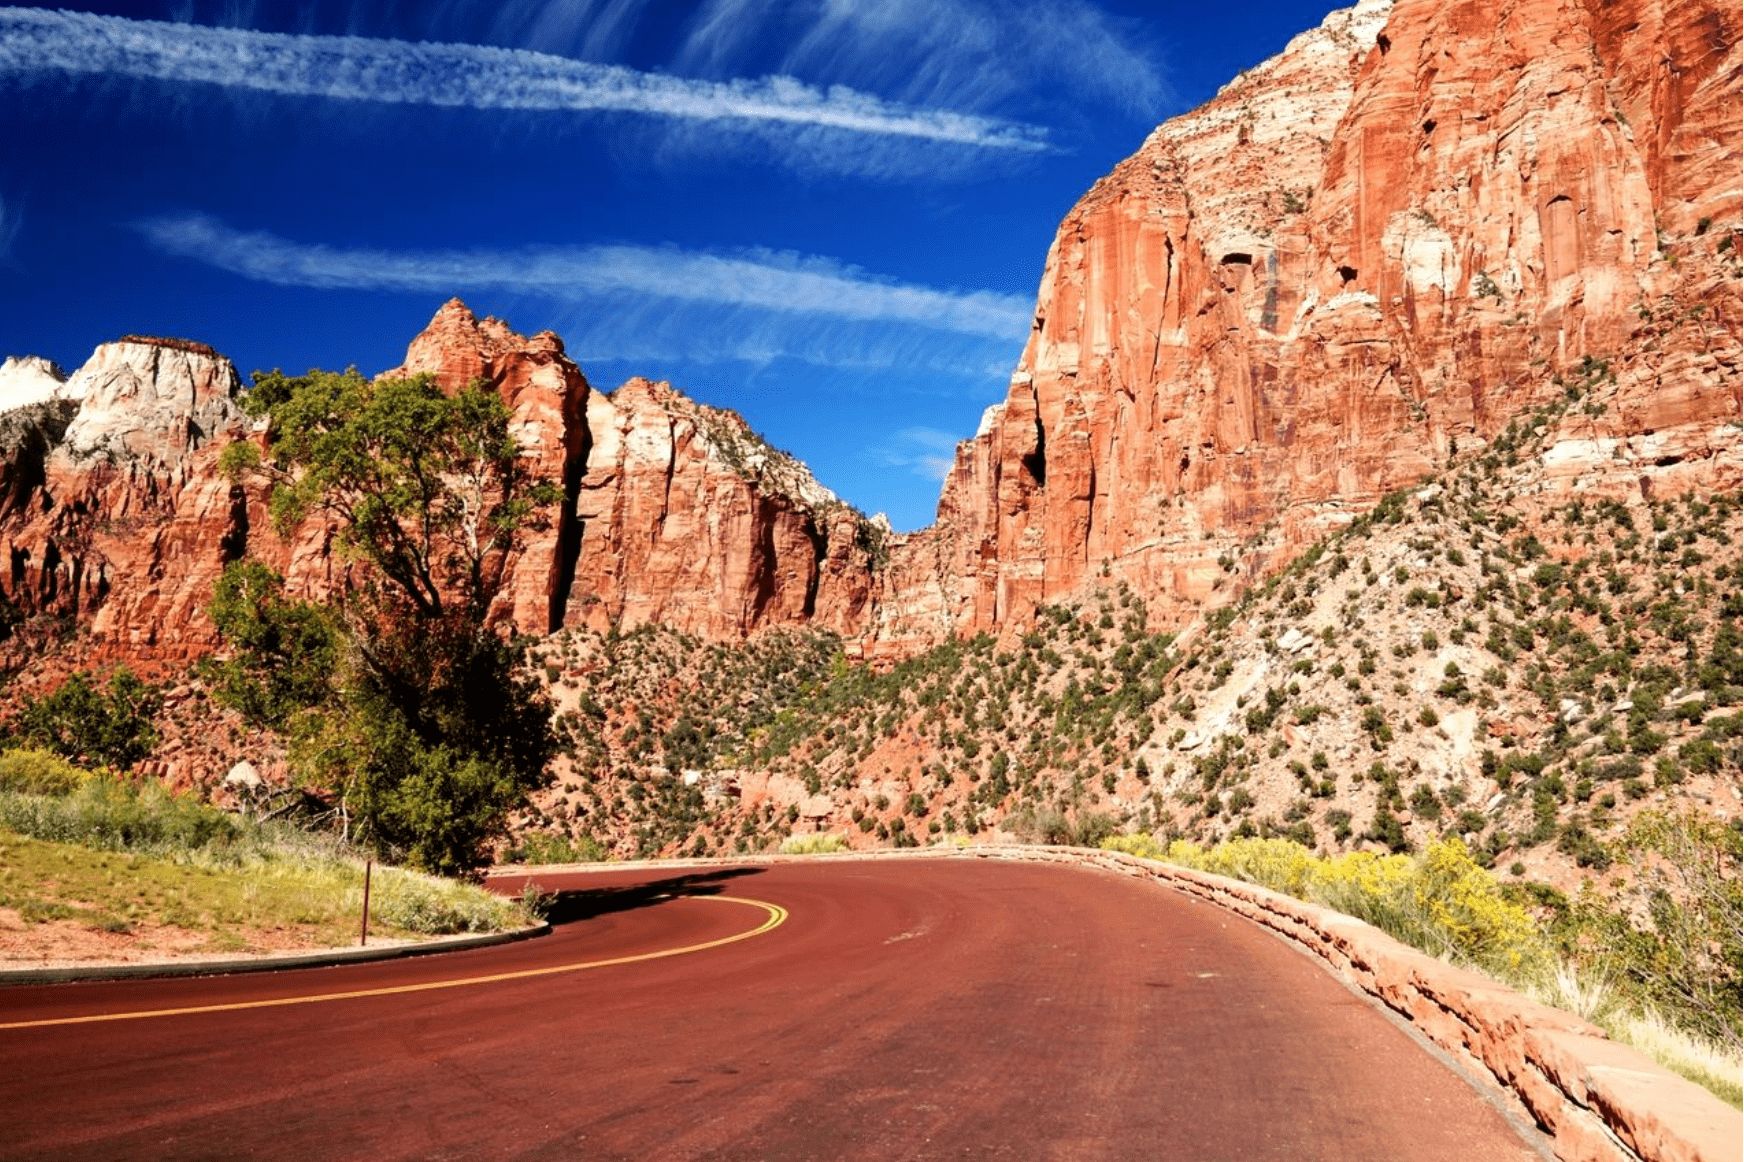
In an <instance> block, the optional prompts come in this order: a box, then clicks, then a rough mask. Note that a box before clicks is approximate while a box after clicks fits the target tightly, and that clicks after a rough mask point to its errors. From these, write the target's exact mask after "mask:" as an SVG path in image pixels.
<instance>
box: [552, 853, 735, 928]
mask: <svg viewBox="0 0 1744 1162" xmlns="http://www.w3.org/2000/svg"><path fill="white" fill-rule="evenodd" d="M762 871H763V869H762V868H760V867H730V868H722V869H720V870H719V871H708V872H698V873H696V874H694V875H683V876H669V877H667V878H666V879H662V880H650V881H648V882H647V883H645V884H629V885H626V886H623V887H615V888H577V889H570V890H567V891H560V892H557V893H555V895H556V899H554V900H553V901H552V902H551V905H550V907H548V908H547V909H546V910H545V919H546V920H548V921H550V923H551V924H552V925H553V926H556V925H559V924H570V923H574V922H575V921H577V920H591V919H593V918H594V917H595V916H604V915H608V914H610V913H612V912H629V911H633V910H634V909H636V908H648V907H652V906H653V905H655V904H661V903H664V902H666V901H667V900H673V899H678V898H680V897H683V896H718V895H720V893H721V889H722V887H723V883H722V881H724V880H733V879H737V878H739V877H740V876H753V875H758V874H760V873H761V872H762Z"/></svg>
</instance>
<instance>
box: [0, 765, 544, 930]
mask: <svg viewBox="0 0 1744 1162" xmlns="http://www.w3.org/2000/svg"><path fill="white" fill-rule="evenodd" d="M363 867H364V860H363V855H362V853H361V852H358V851H355V850H353V849H350V848H348V847H346V846H345V845H343V844H341V843H339V842H338V841H337V840H335V839H334V838H333V837H332V836H325V835H317V834H312V833H310V832H307V831H303V830H301V829H299V828H297V827H295V826H292V825H290V824H287V823H262V822H259V821H256V820H254V819H251V818H248V817H246V816H242V815H235V814H231V813H228V812H224V811H220V810H217V809H216V808H213V807H211V806H208V805H206V804H204V803H200V802H198V801H197V800H195V799H193V798H191V797H187V796H180V795H175V794H172V793H170V792H168V791H166V790H165V789H163V788H162V787H161V786H159V785H157V784H155V783H146V784H143V785H134V784H130V783H127V782H124V781H122V780H121V779H118V778H116V777H114V776H112V775H108V774H104V773H90V772H84V771H79V770H77V769H76V768H72V767H69V766H68V765H67V764H65V763H63V762H61V761H60V760H58V759H55V758H53V757H52V756H46V755H43V754H41V753H40V752H29V751H11V752H7V753H5V754H3V755H0V906H3V907H12V908H15V909H17V911H18V913H19V915H20V917H21V918H22V919H24V920H25V921H26V922H27V923H34V922H42V921H46V920H52V919H70V920H76V921H78V922H80V923H83V924H86V925H87V926H90V927H94V928H99V929H103V930H106V931H112V932H129V931H132V930H133V929H134V928H136V927H137V926H140V925H144V924H162V925H168V926H171V927H175V928H181V929H185V930H188V931H192V932H195V933H200V934H204V935H206V936H207V937H208V939H209V943H210V944H211V945H212V947H213V948H214V949H216V950H226V949H239V948H242V947H244V946H246V945H247V943H248V941H247V939H245V938H244V937H243V936H242V935H241V934H242V933H244V932H248V931H253V932H260V931H265V930H273V929H297V930H298V933H297V937H296V942H297V943H304V944H308V945H311V946H313V945H321V944H348V943H350V942H352V941H354V940H355V939H356V935H357V923H358V918H359V916H360V914H361V911H362V898H363ZM370 914H371V930H372V931H377V932H380V933H381V934H383V935H387V936H405V937H412V936H428V935H445V934H450V933H462V932H497V931H503V930H506V929H509V928H515V927H519V926H521V925H523V924H525V923H527V922H528V921H529V919H530V916H529V914H528V912H527V910H526V909H525V908H524V907H522V906H521V905H520V904H518V903H517V902H515V901H512V900H505V899H503V898H501V897H499V896H494V895H492V894H490V893H488V892H486V891H484V890H483V889H482V888H480V887H477V886H476V885H473V884H468V883H462V882H459V881H454V880H444V879H440V878H438V877H435V876H429V875H424V874H421V873H418V872H412V871H407V870H405V869H402V868H393V867H378V868H377V869H376V870H375V873H374V877H373V880H372V886H371V900H370Z"/></svg>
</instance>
